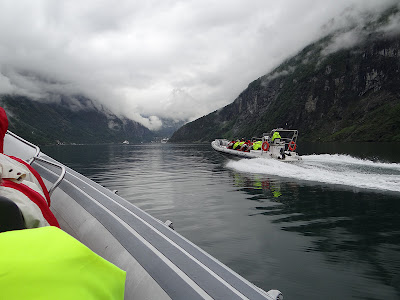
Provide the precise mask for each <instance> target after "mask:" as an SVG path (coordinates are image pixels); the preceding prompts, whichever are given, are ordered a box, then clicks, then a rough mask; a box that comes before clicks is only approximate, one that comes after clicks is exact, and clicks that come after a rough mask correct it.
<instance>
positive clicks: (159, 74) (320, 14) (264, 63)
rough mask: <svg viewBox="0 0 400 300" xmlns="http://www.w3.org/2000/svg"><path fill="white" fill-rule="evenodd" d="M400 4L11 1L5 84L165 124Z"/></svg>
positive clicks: (0, 46) (5, 15)
mask: <svg viewBox="0 0 400 300" xmlns="http://www.w3.org/2000/svg"><path fill="white" fill-rule="evenodd" d="M396 3H398V0H379V1H376V0H336V1H318V0H301V1H298V0H281V1H265V0H253V1H245V0H229V1H228V0H221V1H210V0H203V1H200V0H186V1H179V0H163V1H159V0H158V1H156V0H150V1H132V0H120V1H117V2H115V1H111V0H105V1H95V0H86V1H74V0H71V1H52V0H47V1H46V0H37V1H30V0H19V1H15V0H3V1H1V3H0V92H1V93H20V94H23V95H27V96H30V97H34V98H37V99H41V98H47V99H51V97H50V96H51V95H54V94H57V93H64V94H66V95H76V94H82V95H85V96H87V97H89V98H92V99H95V100H97V101H99V103H101V104H102V105H104V106H105V107H107V108H108V109H110V110H111V111H112V112H114V113H116V114H120V115H124V116H126V117H128V118H131V119H133V120H136V121H138V122H141V123H142V124H144V125H145V126H147V127H149V128H151V129H156V128H158V127H159V126H160V125H161V121H160V118H173V119H175V120H192V119H195V118H198V117H200V116H202V115H204V114H207V113H209V112H211V111H213V110H216V109H218V108H220V107H222V106H225V105H227V104H228V103H230V102H232V101H233V100H234V99H235V98H236V97H237V95H238V94H239V93H240V92H241V91H242V90H243V89H245V88H246V87H247V85H248V83H249V82H251V81H252V80H254V79H256V78H258V77H259V76H262V75H264V74H266V73H268V72H270V71H271V70H272V69H273V68H274V67H276V66H277V65H278V64H279V63H281V62H282V61H283V60H284V59H286V58H287V57H289V56H290V55H293V54H295V53H296V52H297V51H299V50H300V49H301V48H303V47H304V46H306V45H307V44H308V43H310V42H312V41H314V40H316V39H318V38H320V37H322V36H323V35H326V34H328V33H331V32H333V31H335V30H338V29H340V28H351V26H353V28H354V24H358V23H357V22H359V23H360V22H363V21H362V20H365V19H366V18H367V16H371V15H374V14H377V13H378V12H380V11H382V10H384V9H386V8H387V7H389V6H390V5H393V4H396ZM396 22H397V23H396ZM393 24H394V25H391V26H392V27H393V28H398V27H396V25H395V24H398V20H393ZM386 30H390V28H387V29H386ZM393 30H394V29H393ZM353 33H354V34H356V32H353ZM353 41H354V37H353V36H352V33H348V36H346V35H344V36H341V37H338V39H337V45H336V46H337V47H340V46H343V45H345V44H346V43H351V42H353ZM333 46H335V45H333ZM333 46H332V47H333ZM334 49H335V48H332V49H331V51H334Z"/></svg>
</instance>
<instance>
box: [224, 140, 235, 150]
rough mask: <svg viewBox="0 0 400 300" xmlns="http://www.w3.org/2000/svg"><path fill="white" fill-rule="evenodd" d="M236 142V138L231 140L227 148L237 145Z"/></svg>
mask: <svg viewBox="0 0 400 300" xmlns="http://www.w3.org/2000/svg"><path fill="white" fill-rule="evenodd" d="M235 143H236V141H235V140H232V141H230V142H229V144H228V145H227V146H226V148H227V149H232V148H233V145H235Z"/></svg>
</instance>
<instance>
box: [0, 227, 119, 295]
mask: <svg viewBox="0 0 400 300" xmlns="http://www.w3.org/2000/svg"><path fill="white" fill-rule="evenodd" d="M125 277H126V273H125V271H122V270H121V269H119V268H118V267H116V266H115V265H113V264H112V263H110V262H108V261H107V260H105V259H103V258H102V257H100V256H99V255H97V254H96V253H94V252H93V251H92V250H90V249H89V248H87V247H86V246H85V245H83V244H82V243H80V242H79V241H78V240H76V239H75V238H73V237H72V236H70V235H68V234H67V233H65V232H64V231H62V230H61V229H59V228H57V227H53V226H48V227H41V228H35V229H23V230H15V231H7V232H3V233H0V295H1V297H0V298H1V299H30V300H39V299H40V300H47V299H49V300H53V299H57V300H64V299H65V300H71V299H74V300H76V299H79V300H81V299H82V300H123V299H124V288H125Z"/></svg>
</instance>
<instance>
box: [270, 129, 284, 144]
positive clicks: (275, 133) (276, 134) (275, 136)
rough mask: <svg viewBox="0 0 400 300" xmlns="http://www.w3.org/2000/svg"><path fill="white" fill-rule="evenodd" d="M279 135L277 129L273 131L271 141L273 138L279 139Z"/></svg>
mask: <svg viewBox="0 0 400 300" xmlns="http://www.w3.org/2000/svg"><path fill="white" fill-rule="evenodd" d="M281 138H282V137H281V135H280V134H279V132H278V131H275V132H274V134H273V135H272V139H271V142H274V140H275V139H281Z"/></svg>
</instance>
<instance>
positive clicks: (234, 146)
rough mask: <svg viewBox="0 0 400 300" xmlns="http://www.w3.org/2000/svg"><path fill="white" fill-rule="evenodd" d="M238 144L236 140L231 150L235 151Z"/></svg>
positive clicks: (238, 141)
mask: <svg viewBox="0 0 400 300" xmlns="http://www.w3.org/2000/svg"><path fill="white" fill-rule="evenodd" d="M240 143H241V142H240V140H236V142H235V144H234V145H233V150H236V148H237V147H238V146H239V144H240Z"/></svg>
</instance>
